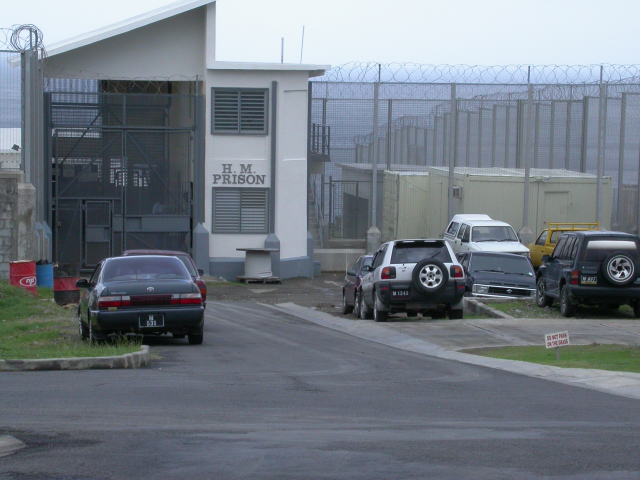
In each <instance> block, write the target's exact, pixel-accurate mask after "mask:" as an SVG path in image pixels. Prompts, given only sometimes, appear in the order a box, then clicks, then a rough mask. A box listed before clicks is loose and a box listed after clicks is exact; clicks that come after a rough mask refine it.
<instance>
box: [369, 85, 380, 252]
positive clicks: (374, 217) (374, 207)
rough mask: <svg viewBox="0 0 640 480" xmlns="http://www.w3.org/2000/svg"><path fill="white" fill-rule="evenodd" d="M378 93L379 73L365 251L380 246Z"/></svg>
mask: <svg viewBox="0 0 640 480" xmlns="http://www.w3.org/2000/svg"><path fill="white" fill-rule="evenodd" d="M379 95H380V73H378V81H377V82H376V83H374V84H373V159H372V161H371V163H372V165H371V167H372V169H371V170H372V178H371V180H372V182H371V227H370V228H369V230H368V231H367V252H368V253H373V252H375V251H376V250H377V249H378V247H379V246H380V238H381V237H380V230H379V229H378V227H377V225H378V97H379Z"/></svg>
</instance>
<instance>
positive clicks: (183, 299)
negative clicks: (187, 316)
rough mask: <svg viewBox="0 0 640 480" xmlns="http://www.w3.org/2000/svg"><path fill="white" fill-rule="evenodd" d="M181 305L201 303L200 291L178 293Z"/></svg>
mask: <svg viewBox="0 0 640 480" xmlns="http://www.w3.org/2000/svg"><path fill="white" fill-rule="evenodd" d="M180 304H181V305H202V294H201V293H181V294H180Z"/></svg>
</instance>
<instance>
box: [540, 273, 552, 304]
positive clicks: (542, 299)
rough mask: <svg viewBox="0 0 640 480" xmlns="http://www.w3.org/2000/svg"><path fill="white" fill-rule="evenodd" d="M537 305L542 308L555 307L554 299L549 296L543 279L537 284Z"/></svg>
mask: <svg viewBox="0 0 640 480" xmlns="http://www.w3.org/2000/svg"><path fill="white" fill-rule="evenodd" d="M536 303H537V304H538V306H539V307H540V308H544V307H550V306H551V305H553V298H551V297H550V296H548V295H547V293H546V288H545V286H544V282H543V280H542V278H539V279H538V282H537V283H536Z"/></svg>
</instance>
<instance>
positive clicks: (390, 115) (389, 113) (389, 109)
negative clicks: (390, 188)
mask: <svg viewBox="0 0 640 480" xmlns="http://www.w3.org/2000/svg"><path fill="white" fill-rule="evenodd" d="M388 102H389V106H388V107H387V170H391V122H392V121H393V100H392V99H391V98H390V99H389V100H388Z"/></svg>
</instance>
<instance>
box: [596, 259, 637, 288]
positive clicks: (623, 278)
mask: <svg viewBox="0 0 640 480" xmlns="http://www.w3.org/2000/svg"><path fill="white" fill-rule="evenodd" d="M600 269H601V271H602V275H603V276H604V278H605V280H606V281H607V282H609V283H610V284H612V285H616V286H619V285H627V284H629V283H631V282H633V280H634V279H635V273H636V272H635V267H634V265H633V259H632V258H631V257H630V256H629V255H627V254H626V253H623V252H614V253H612V254H611V255H609V256H607V257H606V258H605V259H604V261H603V262H602V266H601V267H600Z"/></svg>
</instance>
